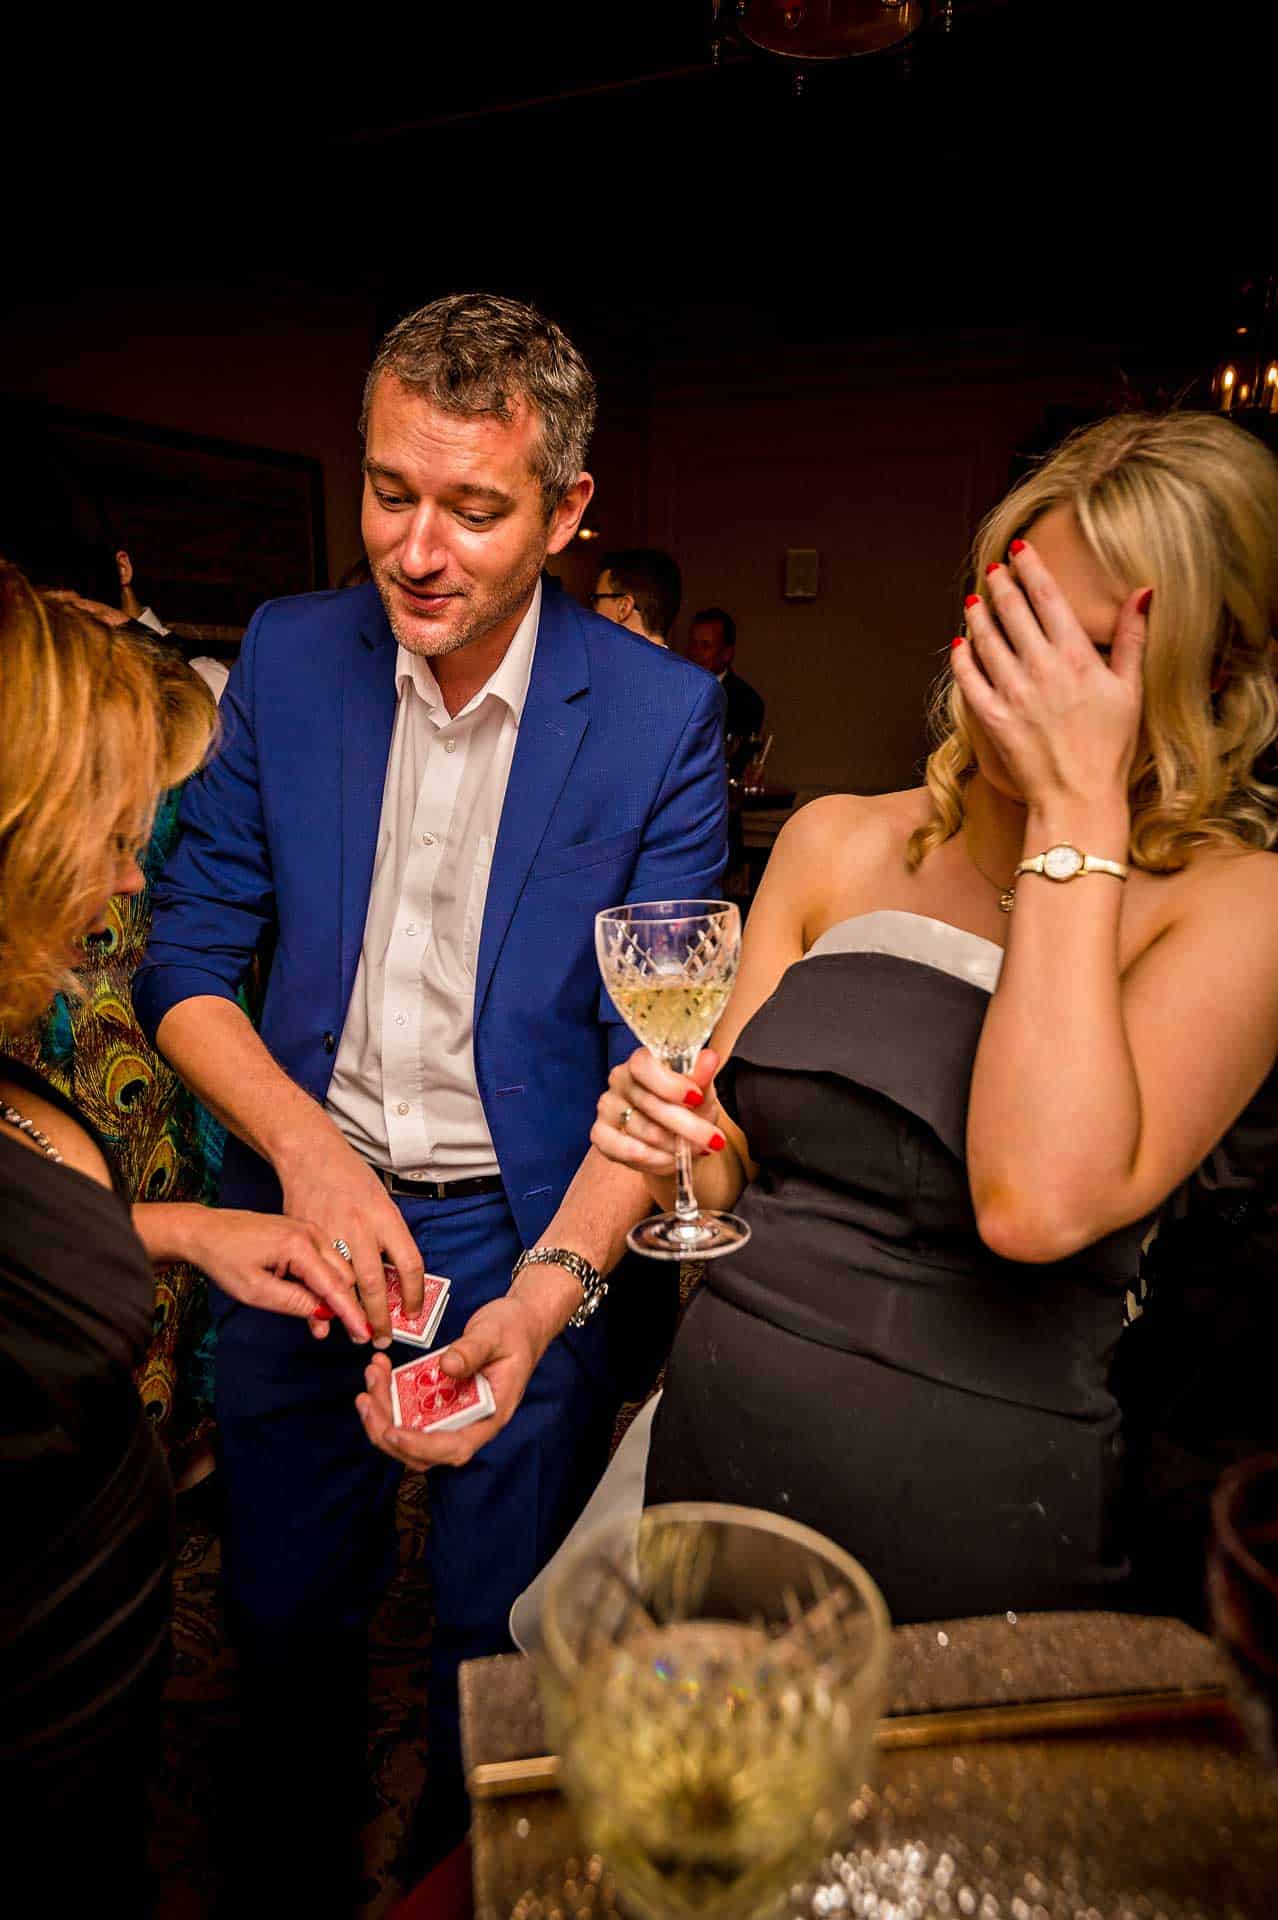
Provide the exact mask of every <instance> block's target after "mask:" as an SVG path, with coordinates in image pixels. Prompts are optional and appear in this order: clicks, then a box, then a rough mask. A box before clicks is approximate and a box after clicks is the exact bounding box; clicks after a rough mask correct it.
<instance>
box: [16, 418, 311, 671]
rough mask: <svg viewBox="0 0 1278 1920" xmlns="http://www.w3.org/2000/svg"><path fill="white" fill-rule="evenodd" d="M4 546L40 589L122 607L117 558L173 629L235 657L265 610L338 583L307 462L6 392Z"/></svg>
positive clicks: (306, 458) (270, 450)
mask: <svg viewBox="0 0 1278 1920" xmlns="http://www.w3.org/2000/svg"><path fill="white" fill-rule="evenodd" d="M0 430H3V433H4V444H5V446H6V450H7V460H6V463H5V464H6V467H7V477H6V479H5V480H4V482H3V490H2V491H0V552H4V553H5V555H6V557H7V558H10V559H12V560H13V561H15V562H16V563H17V564H18V565H19V566H21V567H23V568H24V570H25V571H26V572H27V573H28V574H29V575H30V576H31V578H32V579H33V580H35V581H36V582H37V583H38V584H41V585H47V586H54V585H56V586H69V587H74V588H75V589H76V590H77V591H79V592H81V593H83V594H85V595H87V596H88V597H89V598H93V599H104V600H107V599H109V600H110V601H111V602H112V603H113V604H114V603H116V602H118V599H119V587H118V583H115V582H113V581H112V579H111V564H112V554H113V552H114V550H115V549H116V548H119V547H123V548H125V549H126V550H127V551H128V553H129V555H130V558H131V559H132V562H133V566H134V572H135V587H136V591H137V593H138V595H139V598H140V599H141V600H142V601H143V602H144V603H145V604H146V605H148V606H151V607H153V608H154V610H155V612H156V613H157V615H158V616H159V618H160V619H161V620H163V622H164V624H165V625H166V626H169V627H172V628H174V629H177V630H178V631H180V632H183V633H185V634H187V635H189V636H190V637H192V638H204V639H206V640H207V641H208V642H209V644H210V648H211V650H216V651H219V652H233V651H234V649H235V647H236V646H237V645H238V641H239V639H240V637H241V636H242V634H243V631H244V629H245V627H246V626H247V625H248V622H249V619H250V618H251V616H252V614H253V611H254V609H255V608H256V607H259V606H260V605H261V604H262V602H263V601H265V600H270V599H274V598H277V597H279V596H281V595H286V594H295V593H306V592H309V591H312V590H314V589H316V588H323V587H327V586H328V584H329V581H328V553H327V542H326V537H325V524H324V472H323V467H322V465H321V463H320V461H319V460H318V459H315V458H313V457H312V456H310V455H308V454H300V453H286V452H283V451H281V450H280V449H277V448H272V447H262V446H254V445H251V444H249V443H246V442H243V441H237V440H222V439H217V438H213V437H211V436H208V435H203V434H195V433H187V432H183V431H180V430H176V429H170V428H164V427H156V426H151V425H149V424H143V423H141V422H139V421H134V420H127V419H122V418H119V417H117V416H115V415H112V414H100V413H88V412H80V411H77V410H73V409H69V408H63V407H58V406H53V405H50V404H47V403H42V402H38V401H32V400H30V399H27V398H24V397H13V396H9V397H0Z"/></svg>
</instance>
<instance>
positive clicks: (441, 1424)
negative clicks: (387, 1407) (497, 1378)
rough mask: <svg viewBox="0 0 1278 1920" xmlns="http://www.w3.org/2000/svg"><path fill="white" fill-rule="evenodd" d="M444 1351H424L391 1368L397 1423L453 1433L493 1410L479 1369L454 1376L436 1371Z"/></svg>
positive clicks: (423, 1430)
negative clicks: (463, 1376)
mask: <svg viewBox="0 0 1278 1920" xmlns="http://www.w3.org/2000/svg"><path fill="white" fill-rule="evenodd" d="M447 1352H448V1348H447V1347H442V1348H441V1349H440V1351H439V1352H438V1353H428V1354H426V1355H424V1356H423V1358H422V1359H420V1360H410V1361H409V1362H408V1364H407V1365H406V1366H403V1367H394V1368H393V1369H392V1370H391V1380H390V1390H391V1410H392V1412H393V1413H394V1415H395V1425H396V1426H397V1427H408V1428H410V1429H411V1431H412V1432H413V1433H456V1432H457V1431H458V1429H459V1428H461V1427H469V1426H473V1424H474V1422H475V1421H476V1420H486V1419H487V1418H488V1416H489V1414H490V1413H494V1412H495V1411H496V1407H497V1402H496V1401H495V1400H494V1398H493V1390H492V1388H491V1387H490V1386H489V1384H488V1382H487V1381H486V1380H485V1378H484V1376H483V1374H482V1373H473V1374H472V1375H471V1376H470V1378H469V1380H454V1379H452V1377H451V1376H450V1375H449V1374H446V1373H442V1372H441V1371H440V1365H439V1363H440V1361H441V1360H442V1359H443V1357H444V1355H445V1354H446V1353H447Z"/></svg>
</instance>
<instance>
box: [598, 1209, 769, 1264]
mask: <svg viewBox="0 0 1278 1920" xmlns="http://www.w3.org/2000/svg"><path fill="white" fill-rule="evenodd" d="M749 1238H750V1229H749V1227H748V1226H747V1225H746V1223H745V1221H744V1220H738V1218H737V1216H736V1214H735V1213H698V1214H697V1215H696V1216H695V1217H694V1218H693V1219H691V1220H681V1219H680V1217H679V1215H678V1214H677V1213H658V1214H654V1215H653V1216H652V1217H651V1218H650V1219H648V1220H641V1221H640V1222H639V1224H638V1226H637V1227H631V1229H630V1231H629V1233H628V1234H627V1235H626V1244H627V1246H629V1247H630V1248H631V1249H632V1250H633V1251H634V1252H635V1253H643V1254H646V1255H647V1256H648V1258H649V1259H650V1260H717V1259H718V1258H719V1256H720V1255H721V1254H724V1253H735V1252H736V1251H737V1248H738V1247H743V1246H744V1245H745V1243H746V1241H747V1240H748V1239H749Z"/></svg>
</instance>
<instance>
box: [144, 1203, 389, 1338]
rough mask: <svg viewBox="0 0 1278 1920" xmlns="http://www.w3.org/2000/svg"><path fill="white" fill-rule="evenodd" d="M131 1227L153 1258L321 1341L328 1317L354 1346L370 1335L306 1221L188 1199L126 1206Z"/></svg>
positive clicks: (343, 1272)
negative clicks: (182, 1266) (189, 1267)
mask: <svg viewBox="0 0 1278 1920" xmlns="http://www.w3.org/2000/svg"><path fill="white" fill-rule="evenodd" d="M133 1224H134V1227H135V1228H136V1229H137V1233H138V1236H139V1238H140V1239H141V1241H142V1243H143V1245H144V1246H145V1248H146V1250H147V1252H148V1253H149V1254H150V1256H151V1258H152V1260H154V1261H156V1262H157V1263H163V1262H164V1261H166V1260H189V1261H191V1263H192V1264H193V1265H194V1266H197V1267H199V1268H200V1270H201V1272H203V1273H206V1274H208V1276H209V1278H210V1280H213V1281H215V1282H216V1283H217V1285H218V1286H219V1287H221V1289H222V1291H223V1292H224V1293H229V1294H230V1295H231V1298H232V1299H233V1300H239V1301H241V1302H242V1303H243V1304H244V1305H245V1306H248V1307H257V1308H259V1309H262V1310H264V1311H265V1312H267V1313H284V1314H290V1315H292V1316H293V1317H294V1318H295V1319H303V1318H307V1319H309V1320H310V1322H311V1329H312V1332H314V1333H315V1334H317V1335H318V1336H319V1337H320V1338H323V1337H324V1335H325V1334H327V1332H328V1322H329V1321H331V1320H334V1319H337V1320H340V1321H341V1322H342V1324H343V1326H344V1327H345V1328H346V1331H347V1332H348V1333H349V1334H350V1336H351V1339H352V1340H354V1341H356V1342H357V1343H359V1344H362V1343H363V1342H365V1341H367V1339H368V1337H369V1325H368V1321H367V1319H366V1318H365V1314H364V1309H363V1307H362V1306H361V1305H360V1302H359V1299H358V1296H357V1295H356V1293H355V1290H354V1287H353V1285H352V1281H351V1269H350V1267H349V1266H347V1264H346V1262H345V1261H344V1260H342V1259H341V1258H340V1257H339V1256H338V1255H337V1254H336V1253H335V1252H334V1251H333V1249H332V1247H331V1246H330V1245H329V1244H328V1242H327V1241H326V1240H325V1238H324V1235H323V1233H322V1232H321V1231H320V1229H319V1228H318V1227H316V1226H313V1225H311V1224H310V1223H309V1222H307V1221H304V1220H292V1219H290V1218H289V1217H288V1216H287V1215H286V1214H273V1213H246V1212H242V1211H240V1210H239V1209H237V1208H233V1207H203V1206H198V1205H196V1204H195V1203H194V1202H190V1203H186V1202H182V1203H178V1202H171V1201H170V1202H165V1201H142V1202H139V1204H138V1205H136V1206H135V1207H134V1209H133Z"/></svg>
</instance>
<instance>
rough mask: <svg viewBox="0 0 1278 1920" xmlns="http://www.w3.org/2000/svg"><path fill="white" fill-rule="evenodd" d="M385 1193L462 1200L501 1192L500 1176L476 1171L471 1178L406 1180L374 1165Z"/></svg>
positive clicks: (416, 1197)
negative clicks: (470, 1195) (479, 1194)
mask: <svg viewBox="0 0 1278 1920" xmlns="http://www.w3.org/2000/svg"><path fill="white" fill-rule="evenodd" d="M373 1172H374V1173H375V1174H376V1175H377V1177H378V1179H379V1180H380V1181H381V1183H382V1185H383V1186H384V1187H385V1189H386V1191H387V1193H397V1194H399V1195H401V1197H402V1198H404V1199H405V1200H462V1199H464V1198H466V1196H467V1195H469V1194H475V1193H502V1192H503V1191H504V1188H503V1186H502V1178H501V1175H500V1174H499V1173H478V1174H476V1175H475V1177H474V1179H473V1180H406V1179H405V1178H404V1176H403V1174H401V1173H388V1172H387V1170H386V1168H385V1167H374V1168H373Z"/></svg>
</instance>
